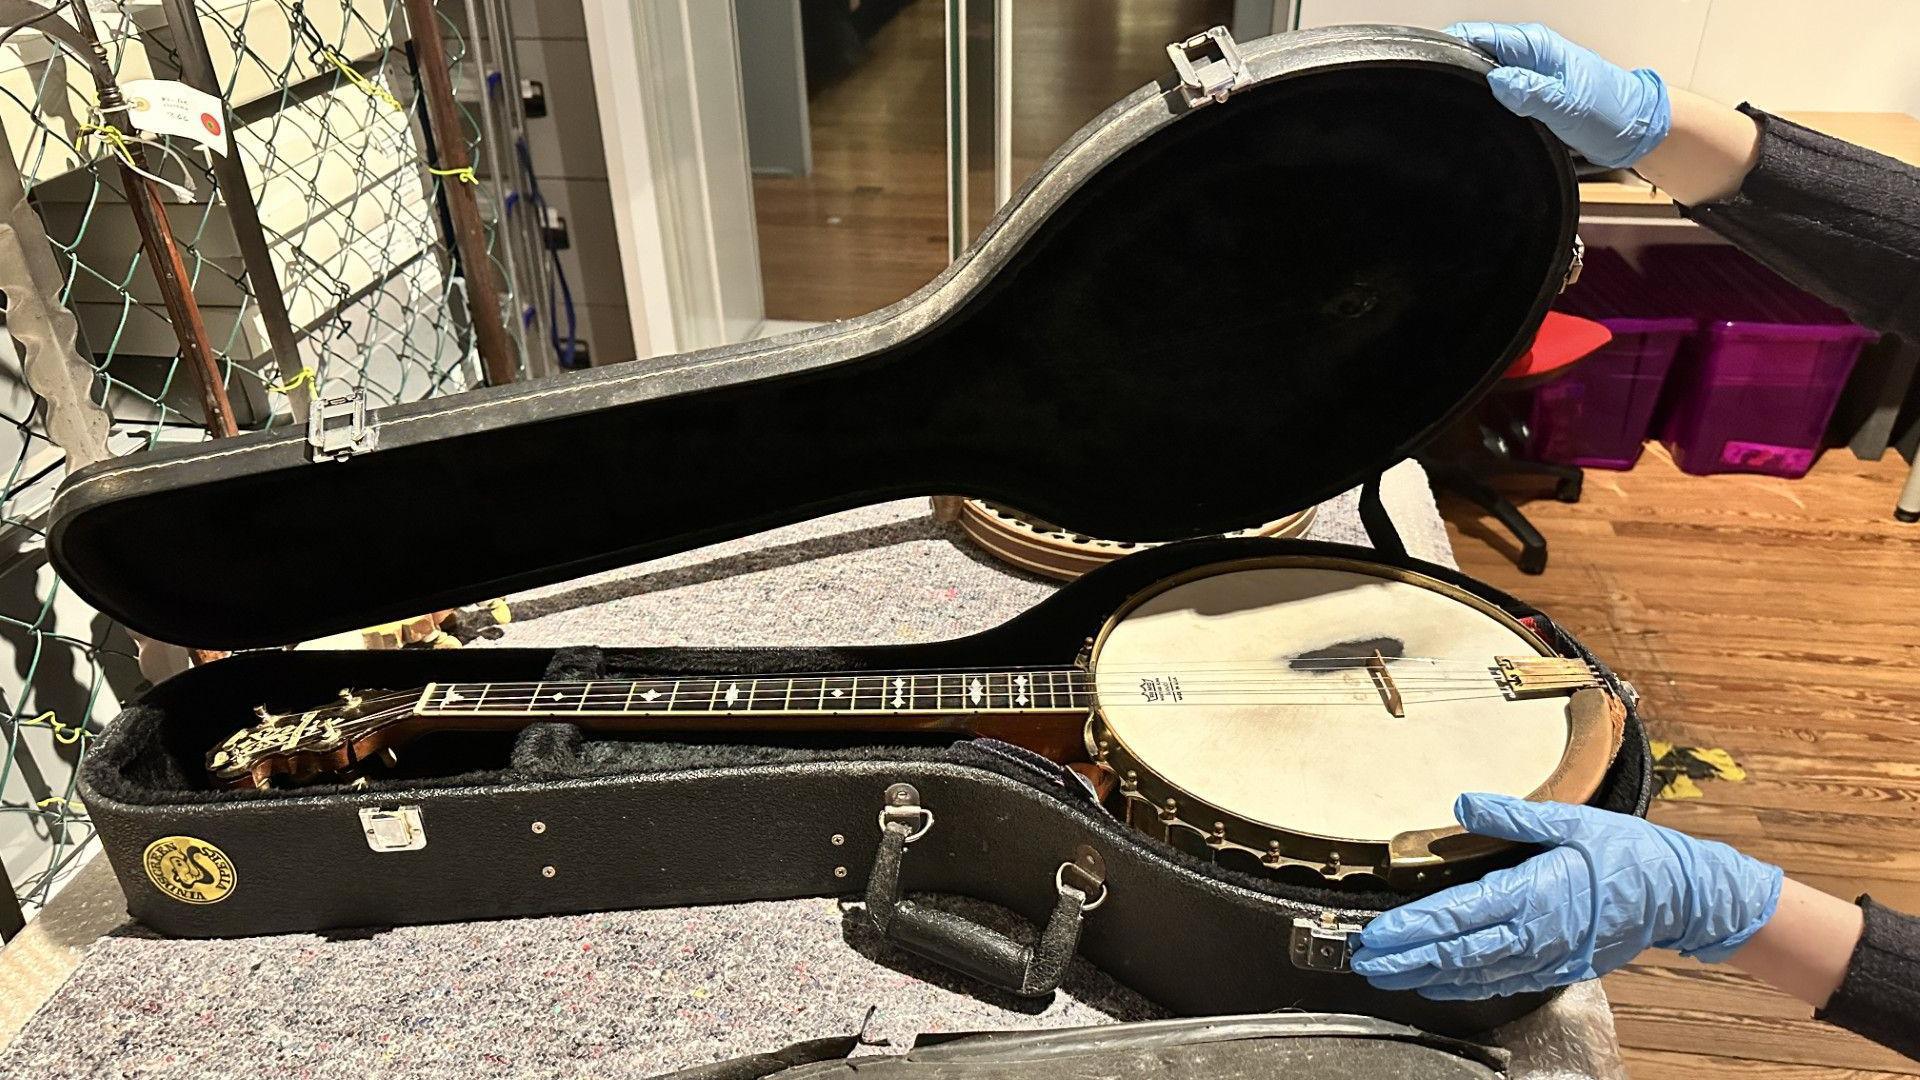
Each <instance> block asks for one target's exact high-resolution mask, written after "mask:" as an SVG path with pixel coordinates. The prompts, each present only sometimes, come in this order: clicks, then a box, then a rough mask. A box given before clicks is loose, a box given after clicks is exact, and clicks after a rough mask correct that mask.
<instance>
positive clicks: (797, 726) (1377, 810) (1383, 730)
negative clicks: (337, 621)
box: [206, 555, 1626, 890]
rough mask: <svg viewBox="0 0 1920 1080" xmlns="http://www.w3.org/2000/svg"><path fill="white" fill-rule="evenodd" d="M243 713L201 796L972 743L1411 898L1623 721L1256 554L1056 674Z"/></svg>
mask: <svg viewBox="0 0 1920 1080" xmlns="http://www.w3.org/2000/svg"><path fill="white" fill-rule="evenodd" d="M1076 587H1078V586H1073V585H1070V586H1068V588H1076ZM256 715H257V719H258V722H257V723H255V724H253V725H252V726H249V727H247V728H245V729H244V730H240V731H237V732H235V733H234V734H233V735H231V736H229V737H228V738H226V739H225V740H223V741H222V742H221V743H220V744H219V745H218V746H215V747H213V748H212V749H211V750H210V751H208V753H207V755H206V766H207V770H208V774H209V776H210V778H211V779H212V781H213V783H214V784H216V785H218V786H221V787H250V786H251V787H259V788H281V787H289V786H299V785H305V784H312V783H325V782H333V783H356V782H364V781H367V780H369V779H371V778H372V777H373V776H375V775H377V774H378V773H379V772H380V770H382V769H383V768H388V767H391V766H393V765H394V764H396V763H397V762H398V758H399V755H400V753H401V752H402V751H404V750H406V749H407V746H408V744H410V743H412V742H414V741H415V740H417V739H419V738H421V737H423V736H425V735H429V734H434V733H441V732H479V731H517V730H519V729H520V728H523V727H525V726H527V725H529V724H533V723H538V722H546V721H564V722H568V723H573V724H577V725H579V726H580V727H581V728H583V729H584V730H586V731H588V732H591V733H595V734H666V733H678V734H685V733H700V732H741V731H757V732H786V733H792V732H835V733H876V734H887V733H905V732H921V733H934V734H941V733H946V734H951V735H953V736H956V737H964V736H982V737H991V738H997V739H1003V740H1006V741H1009V742H1013V743H1017V744H1019V745H1022V746H1025V747H1027V748H1029V749H1031V750H1034V751H1036V752H1039V753H1041V754H1044V755H1046V756H1047V757H1049V758H1051V759H1053V760H1055V761H1058V762H1060V763H1062V764H1065V765H1068V766H1071V767H1074V768H1075V769H1076V770H1077V771H1079V772H1081V774H1082V775H1085V776H1088V777H1089V778H1090V779H1091V780H1093V781H1094V784H1093V786H1094V787H1095V788H1096V790H1097V791H1099V792H1100V793H1101V794H1102V796H1103V798H1104V799H1105V801H1106V802H1107V804H1108V805H1109V806H1110V808H1111V809H1112V810H1113V811H1114V812H1115V813H1116V814H1117V815H1120V816H1122V817H1124V819H1125V820H1126V821H1127V822H1128V823H1129V824H1130V825H1132V826H1133V827H1135V828H1137V829H1140V830H1142V831H1144V832H1146V833H1148V834H1150V835H1152V836H1154V837H1157V838H1159V839H1161V840H1163V841H1166V842H1169V843H1172V844H1174V845H1175V846H1178V847H1181V848H1183V849H1186V850H1188V851H1190V852H1192V853H1195V854H1199V855H1202V856H1205V857H1211V858H1213V859H1215V860H1217V861H1219V862H1222V863H1223V864H1227V865H1231V866H1237V867H1239V868H1242V869H1246V870H1249V871H1258V872H1265V873H1274V874H1281V875H1288V876H1293V877H1296V878H1299V879H1302V880H1307V881H1318V882H1320V883H1322V884H1325V883H1327V882H1329V881H1332V882H1339V881H1344V880H1345V879H1348V878H1350V877H1354V876H1357V875H1365V876H1367V877H1368V878H1370V879H1374V883H1375V884H1376V885H1377V884H1378V883H1379V882H1380V881H1384V882H1385V883H1386V884H1387V885H1389V886H1391V887H1394V888H1398V889H1405V890H1425V889H1431V888H1436V887H1439V886H1440V885H1443V884H1445V883H1446V882H1447V881H1448V880H1450V879H1453V878H1455V877H1458V876H1461V875H1462V874H1463V873H1465V872H1466V871H1467V869H1468V868H1476V869H1477V868H1479V867H1480V865H1481V864H1483V863H1484V861H1485V860H1487V859H1488V858H1492V857H1497V856H1499V855H1500V854H1502V853H1503V852H1504V851H1506V850H1507V849H1508V848H1509V847H1510V845H1506V844H1504V843H1502V842H1500V841H1495V840H1490V839H1487V838H1483V837H1477V836H1472V835H1469V834H1467V833H1465V832H1464V831H1463V830H1462V829H1460V827H1459V826H1457V825H1455V824H1454V823H1453V816H1452V806H1453V802H1454V799H1455V798H1456V797H1457V796H1458V795H1459V794H1460V793H1461V792H1463V791H1494V792H1502V793H1506V794H1511V795H1519V796H1530V797H1534V798H1540V799H1555V800H1560V801H1567V802H1583V801H1585V800H1587V799H1588V798H1590V797H1591V796H1592V795H1593V793H1594V792H1595V791H1596V790H1598V788H1599V786H1600V784H1601V782H1602V779H1603V777H1604V775H1605V773H1606V771H1607V768H1608V766H1609V765H1610V764H1611V762H1612V760H1613V757H1614V754H1615V752H1616V751H1617V749H1618V747H1619V745H1620V740H1621V736H1622V726H1623V724H1624V721H1625V716H1626V710H1625V706H1624V705H1623V704H1622V702H1621V701H1620V700H1619V699H1618V697H1617V696H1616V695H1615V694H1614V692H1613V691H1612V690H1611V689H1610V687H1609V685H1608V684H1607V683H1606V682H1605V681H1604V680H1602V679H1601V678H1600V677H1599V675H1598V673H1597V672H1596V671H1594V670H1593V669H1592V668H1591V667H1590V666H1589V665H1588V664H1587V663H1586V662H1585V661H1584V660H1581V659H1578V658H1573V657H1567V656H1562V655H1559V654H1557V653H1555V652H1554V650H1553V649H1552V648H1551V647H1550V646H1549V645H1548V644H1547V642H1546V641H1545V640H1544V639H1543V638H1542V637H1541V636H1540V635H1539V634H1537V633H1535V632H1534V630H1533V629H1531V628H1530V627H1528V626H1527V625H1526V623H1524V622H1523V621H1521V620H1519V619H1516V618H1514V617H1513V616H1512V615H1510V614H1508V613H1507V612H1504V611H1502V610H1501V609H1500V608H1498V607H1497V606H1495V605H1493V604H1491V603H1489V602H1488V601H1486V600H1484V599H1482V598H1480V597H1477V596H1475V595H1473V594H1471V593H1468V592H1465V591H1463V590H1461V589H1459V588H1456V587H1454V586H1452V585H1450V584H1447V583H1445V582H1442V581H1439V580H1437V579H1435V578H1432V577H1428V576H1426V575H1423V574H1420V573H1418V572H1415V571H1411V570H1405V569H1401V568H1398V567H1393V566H1388V565H1383V564H1379V563H1374V562H1365V561H1359V560H1354V559H1348V558H1342V557H1337V556H1317V555H1276V556H1262V557H1254V558H1242V559H1231V560H1226V561H1221V562H1214V563H1208V564H1204V565H1202V566H1200V567H1197V568H1194V569H1191V570H1188V571H1186V572H1184V573H1180V574H1177V575H1174V576H1172V577H1170V578H1166V579H1163V580H1161V581H1158V582H1156V583H1154V584H1153V585H1151V586H1149V587H1147V588H1145V589H1143V590H1141V591H1140V592H1138V593H1136V594H1135V595H1133V596H1131V597H1129V598H1128V599H1127V600H1125V601H1124V602H1123V603H1122V604H1120V605H1119V607H1118V608H1117V610H1114V611H1113V612H1112V614H1111V615H1110V616H1109V617H1108V618H1107V620H1106V622H1105V624H1104V626H1102V627H1101V629H1100V631H1099V633H1098V634H1097V635H1096V636H1094V637H1093V638H1091V639H1089V640H1088V641H1087V642H1086V643H1085V647H1084V648H1083V649H1082V650H1081V652H1080V654H1079V658H1078V660H1077V661H1076V662H1074V663H1072V664H1068V665H1061V666H1049V667H1025V668H1012V669H992V670H987V669H980V670H975V669H938V670H936V669H917V670H899V671H843V672H806V673H779V674H741V675H739V676H737V677H732V676H713V675H699V676H688V677H682V678H675V677H660V678H648V679H638V680H618V681H607V680H596V681H543V682H506V683H500V682H487V683H463V682H434V683H429V684H427V685H426V686H423V687H419V688H416V689H413V690H408V691H401V692H395V691H372V690H343V691H341V693H340V696H339V699H338V700H336V701H333V702H329V703H327V704H325V705H323V706H320V707H316V708H313V709H307V710H302V711H295V712H288V713H279V714H276V713H272V712H269V711H268V710H267V709H266V708H265V707H264V706H263V707H259V708H257V709H256ZM1355 884H1364V882H1356V883H1355Z"/></svg>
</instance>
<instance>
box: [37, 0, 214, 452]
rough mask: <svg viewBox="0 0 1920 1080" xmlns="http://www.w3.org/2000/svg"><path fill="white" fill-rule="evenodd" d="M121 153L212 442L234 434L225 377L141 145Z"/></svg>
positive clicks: (110, 96)
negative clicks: (147, 172) (147, 174)
mask: <svg viewBox="0 0 1920 1080" xmlns="http://www.w3.org/2000/svg"><path fill="white" fill-rule="evenodd" d="M72 8H73V14H74V22H75V23H76V24H77V27H78V29H79V31H80V34H81V36H82V37H84V38H85V39H86V41H87V44H88V46H89V47H91V48H92V49H93V53H94V56H95V57H96V58H97V59H98V60H99V61H100V64H99V65H98V67H100V68H103V69H109V70H110V59H109V57H108V55H107V50H106V47H105V46H104V45H102V44H101V43H100V35H99V32H98V31H96V30H95V29H94V25H93V15H92V13H91V12H89V11H88V10H87V5H86V0H72ZM94 79H95V81H96V82H97V83H98V84H99V85H98V86H96V87H95V89H96V90H97V91H98V96H99V98H100V113H101V116H102V117H103V118H104V119H105V120H106V122H107V123H109V124H111V125H112V126H113V128H114V130H116V131H118V132H120V133H121V135H123V136H131V135H133V134H134V132H133V129H132V128H131V127H130V126H129V125H128V124H127V122H126V119H125V112H124V110H123V109H122V108H121V107H122V106H124V105H125V104H126V98H125V97H124V96H122V95H121V93H120V86H119V84H118V83H116V82H114V81H113V80H112V79H111V78H110V77H107V76H104V75H101V74H99V73H98V72H96V73H95V75H94ZM126 149H127V153H128V155H129V156H130V157H131V158H132V159H133V162H132V165H131V166H129V165H128V163H127V161H126V160H125V159H123V158H121V157H120V156H119V155H118V154H115V155H114V158H115V160H117V161H119V162H120V178H121V182H122V183H123V184H125V185H126V189H127V206H128V208H129V209H130V210H132V212H133V220H134V224H135V225H137V226H138V227H139V229H140V247H141V249H142V250H143V251H145V252H146V255H147V262H148V264H149V265H150V266H151V267H152V268H153V277H154V280H155V281H156V282H157V283H158V284H159V286H160V298H161V300H162V301H163V302H164V303H165V304H166V307H167V318H168V319H169V320H171V321H172V322H173V332H174V336H175V337H176V338H178V339H179V341H180V361H181V363H183V364H185V365H186V368H187V377H188V378H189V379H191V380H192V382H193V386H194V389H195V390H197V391H199V393H200V407H201V409H202V410H203V411H204V412H205V414H206V427H207V432H208V433H209V434H211V435H212V436H213V437H214V438H217V439H218V438H226V437H228V436H231V435H238V434H239V433H240V428H239V426H238V424H236V423H235V422H234V418H233V403H232V402H231V401H230V400H228V398H227V384H226V379H225V378H224V377H223V376H222V374H221V371H220V361H219V360H218V358H216V357H215V356H214V354H213V346H212V344H211V343H210V342H209V341H208V340H207V324H206V322H205V321H204V320H203V319H202V318H201V317H200V302H199V301H198V300H196V299H194V296H193V289H192V286H191V285H190V284H189V283H190V282H191V281H192V276H191V275H190V274H189V273H188V271H187V264H186V261H185V260H184V259H183V258H182V257H181V255H180V246H179V244H178V243H177V242H175V240H174V236H173V222H172V221H170V220H168V218H167V206H166V204H165V203H164V202H162V201H161V199H160V189H159V186H158V185H157V184H155V183H154V182H153V181H151V180H149V179H147V178H146V177H144V176H141V175H140V173H139V172H138V171H136V170H141V169H146V168H147V161H146V154H145V152H144V151H143V150H142V148H141V145H140V144H139V143H137V142H133V141H131V140H128V141H127V143H126Z"/></svg>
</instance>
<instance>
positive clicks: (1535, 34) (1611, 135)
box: [1447, 22, 1673, 169]
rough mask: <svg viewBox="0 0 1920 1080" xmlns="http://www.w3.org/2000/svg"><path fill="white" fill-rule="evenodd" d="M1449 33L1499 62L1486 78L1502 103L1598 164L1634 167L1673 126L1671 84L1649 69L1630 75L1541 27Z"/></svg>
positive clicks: (1456, 28) (1486, 26)
mask: <svg viewBox="0 0 1920 1080" xmlns="http://www.w3.org/2000/svg"><path fill="white" fill-rule="evenodd" d="M1447 33H1449V34H1452V35H1453V36H1454V37H1457V38H1462V39H1464V40H1466V41H1467V42H1469V43H1471V44H1474V45H1478V46H1480V47H1481V48H1483V49H1485V50H1487V51H1488V52H1490V53H1492V54H1493V55H1494V58H1495V59H1496V60H1498V61H1499V62H1500V65H1501V66H1499V67H1497V68H1494V69H1493V70H1492V71H1491V72H1488V73H1487V82H1488V83H1489V84H1490V85H1491V86H1492V87H1493V96H1494V98H1495V99H1496V100H1498V101H1499V102H1500V104H1502V105H1505V106H1506V107H1507V108H1509V109H1511V110H1513V111H1514V112H1516V113H1519V114H1520V115H1521V116H1531V117H1533V118H1534V119H1536V120H1539V121H1540V122H1541V123H1543V124H1545V125H1547V127H1548V128H1549V129H1550V130H1551V131H1552V132H1553V133H1554V134H1555V135H1558V136H1560V141H1561V142H1563V143H1566V144H1567V145H1568V146H1570V147H1572V148H1573V149H1575V150H1577V151H1579V152H1580V155H1581V156H1582V157H1584V158H1586V159H1587V160H1588V161H1591V162H1593V163H1594V164H1595V165H1604V166H1606V167H1608V168H1613V169H1623V168H1627V167H1630V166H1631V165H1632V164H1633V163H1634V162H1636V161H1639V160H1640V159H1641V158H1643V157H1646V156H1647V154H1648V153H1649V152H1650V151H1651V150H1652V149H1653V148H1654V147H1656V146H1658V145H1660V140H1661V139H1664V138H1666V137H1667V131H1668V130H1669V129H1671V128H1672V127H1673V106H1672V105H1671V104H1670V103H1669V102H1668V100H1667V84H1666V83H1664V82H1662V81H1661V79H1660V76H1659V74H1658V73H1657V72H1655V71H1653V70H1652V69H1650V68H1638V69H1635V70H1633V71H1628V70H1626V69H1625V68H1622V67H1620V66H1618V65H1616V64H1614V63H1612V62H1610V61H1608V60H1607V59H1605V58H1604V57H1602V56H1601V55H1600V54H1599V53H1596V52H1594V51H1593V50H1591V49H1584V48H1581V47H1580V46H1578V45H1575V44H1574V43H1573V42H1571V41H1568V40H1567V39H1566V38H1563V37H1561V36H1560V35H1559V34H1556V33H1554V32H1553V31H1552V30H1549V29H1548V28H1546V27H1544V26H1541V25H1540V24H1539V23H1525V24H1523V25H1515V24H1513V23H1491V22H1462V23H1454V24H1453V25H1452V26H1449V27H1447Z"/></svg>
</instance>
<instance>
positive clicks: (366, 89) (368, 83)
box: [320, 49, 407, 112]
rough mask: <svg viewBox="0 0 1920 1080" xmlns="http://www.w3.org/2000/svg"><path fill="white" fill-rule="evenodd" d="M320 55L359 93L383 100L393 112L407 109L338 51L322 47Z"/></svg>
mask: <svg viewBox="0 0 1920 1080" xmlns="http://www.w3.org/2000/svg"><path fill="white" fill-rule="evenodd" d="M320 56H321V57H322V58H323V59H324V60H326V62H327V63H329V64H332V65H333V67H334V70H336V71H338V72H339V73H340V75H341V77H342V78H344V79H346V80H347V81H348V82H350V83H352V84H353V85H354V86H355V87H356V88H357V89H359V91H360V92H361V93H363V94H365V95H367V96H368V97H370V98H373V99H374V100H376V101H383V102H385V103H386V105H387V107H388V108H390V109H392V110H393V111H394V112H406V111H407V107H406V106H405V105H402V104H400V99H399V98H397V97H394V96H393V94H392V92H391V91H389V90H388V89H387V88H386V87H384V86H381V85H380V84H379V83H377V82H374V81H373V80H372V79H369V78H367V77H366V76H365V75H362V74H360V71H359V69H357V68H355V67H354V66H353V65H352V64H349V63H347V61H346V60H345V58H343V57H342V56H341V55H340V54H339V53H337V52H334V51H333V50H332V49H322V50H320Z"/></svg>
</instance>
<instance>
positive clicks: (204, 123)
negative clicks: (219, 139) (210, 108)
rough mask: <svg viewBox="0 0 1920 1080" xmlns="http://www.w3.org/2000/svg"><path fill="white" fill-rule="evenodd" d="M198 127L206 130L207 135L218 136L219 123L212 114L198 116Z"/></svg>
mask: <svg viewBox="0 0 1920 1080" xmlns="http://www.w3.org/2000/svg"><path fill="white" fill-rule="evenodd" d="M200 126H201V127H203V128H206V129H207V134H209V135H218V134H220V121H219V120H217V119H215V118H214V115H213V114H212V113H204V112H203V113H201V114H200Z"/></svg>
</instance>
